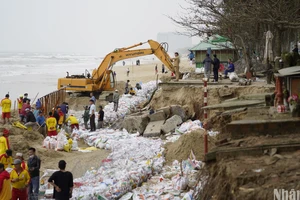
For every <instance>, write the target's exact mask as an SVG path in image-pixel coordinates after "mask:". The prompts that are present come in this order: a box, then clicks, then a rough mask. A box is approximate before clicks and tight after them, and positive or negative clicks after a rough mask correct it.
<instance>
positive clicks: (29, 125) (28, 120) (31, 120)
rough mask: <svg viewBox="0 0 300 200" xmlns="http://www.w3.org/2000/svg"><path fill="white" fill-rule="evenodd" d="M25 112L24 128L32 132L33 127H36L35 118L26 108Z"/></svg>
mask: <svg viewBox="0 0 300 200" xmlns="http://www.w3.org/2000/svg"><path fill="white" fill-rule="evenodd" d="M25 112H26V124H25V126H26V127H27V128H28V130H33V127H35V126H36V119H35V116H34V114H33V112H32V111H31V110H30V109H29V108H26V109H25Z"/></svg>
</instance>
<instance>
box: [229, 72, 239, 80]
mask: <svg viewBox="0 0 300 200" xmlns="http://www.w3.org/2000/svg"><path fill="white" fill-rule="evenodd" d="M228 76H229V79H230V80H231V82H238V81H239V77H238V75H237V74H236V73H235V72H231V73H228Z"/></svg>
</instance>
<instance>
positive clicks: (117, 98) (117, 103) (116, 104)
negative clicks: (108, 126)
mask: <svg viewBox="0 0 300 200" xmlns="http://www.w3.org/2000/svg"><path fill="white" fill-rule="evenodd" d="M119 97H120V95H119V92H118V90H115V92H114V96H113V102H114V111H115V112H117V111H118V106H119Z"/></svg>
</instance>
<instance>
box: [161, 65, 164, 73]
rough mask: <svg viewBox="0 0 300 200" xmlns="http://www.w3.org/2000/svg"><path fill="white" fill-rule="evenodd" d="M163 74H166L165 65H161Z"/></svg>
mask: <svg viewBox="0 0 300 200" xmlns="http://www.w3.org/2000/svg"><path fill="white" fill-rule="evenodd" d="M161 73H163V74H164V73H165V65H164V64H162V65H161Z"/></svg>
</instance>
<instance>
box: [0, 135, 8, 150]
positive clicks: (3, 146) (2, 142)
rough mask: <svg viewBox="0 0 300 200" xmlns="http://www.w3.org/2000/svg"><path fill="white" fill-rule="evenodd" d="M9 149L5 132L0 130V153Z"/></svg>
mask: <svg viewBox="0 0 300 200" xmlns="http://www.w3.org/2000/svg"><path fill="white" fill-rule="evenodd" d="M7 149H8V144H7V140H6V138H5V137H4V136H3V132H0V155H2V154H5V152H6V150H7Z"/></svg>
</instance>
